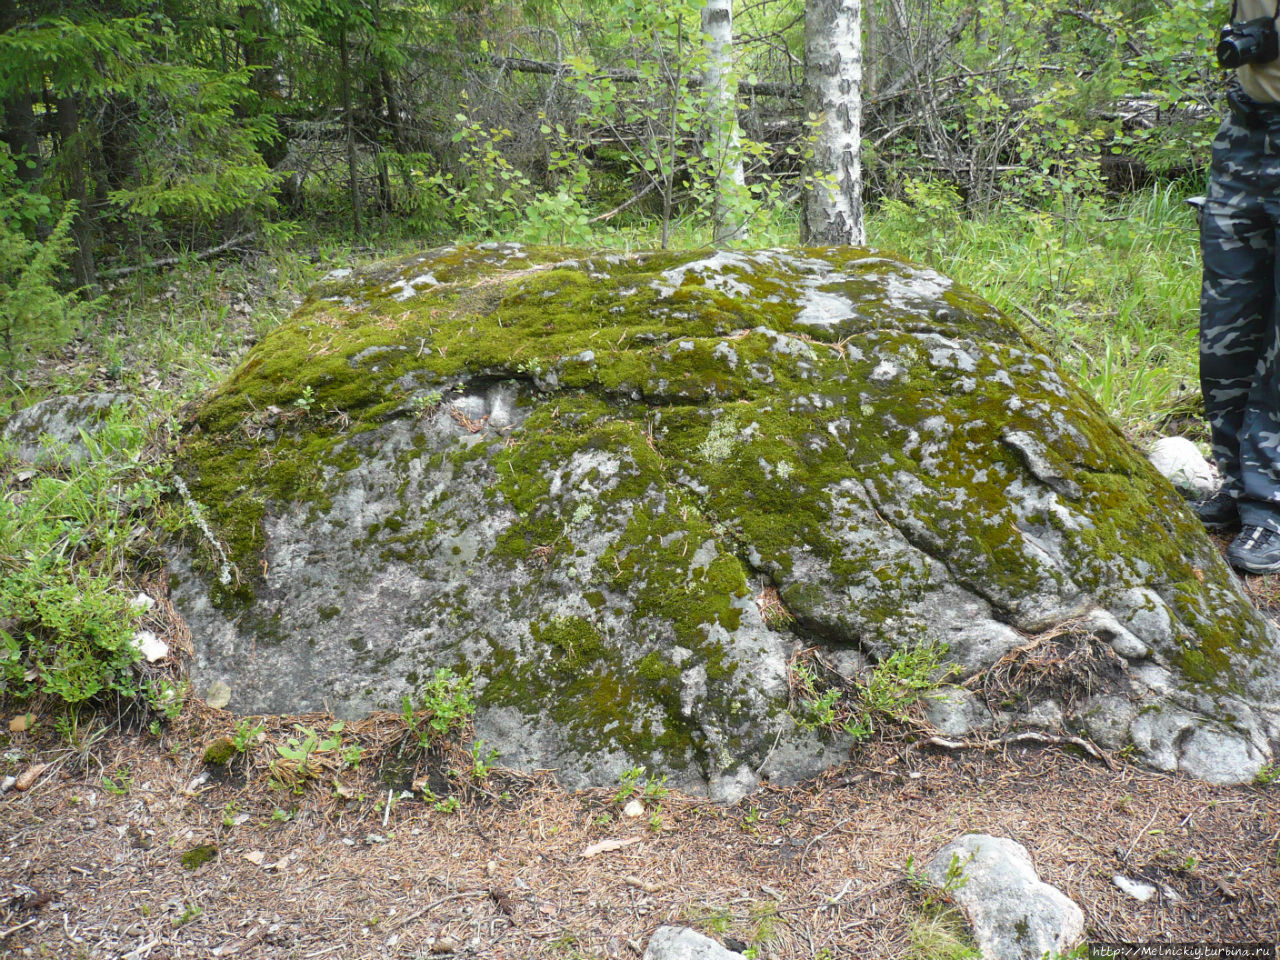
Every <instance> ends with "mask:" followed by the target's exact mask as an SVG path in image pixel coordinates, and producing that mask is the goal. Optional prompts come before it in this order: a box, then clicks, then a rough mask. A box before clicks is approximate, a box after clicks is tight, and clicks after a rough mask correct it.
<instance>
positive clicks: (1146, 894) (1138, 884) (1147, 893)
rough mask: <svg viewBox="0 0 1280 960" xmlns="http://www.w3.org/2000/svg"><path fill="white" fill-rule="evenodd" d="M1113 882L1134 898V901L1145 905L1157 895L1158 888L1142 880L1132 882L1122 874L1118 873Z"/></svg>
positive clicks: (1112, 879)
mask: <svg viewBox="0 0 1280 960" xmlns="http://www.w3.org/2000/svg"><path fill="white" fill-rule="evenodd" d="M1111 882H1112V883H1114V884H1115V885H1116V886H1117V887H1119V888H1120V889H1121V890H1123V891H1124V892H1125V893H1127V894H1128V895H1129V896H1131V897H1133V899H1135V900H1140V901H1142V902H1143V903H1146V902H1147V901H1148V900H1150V899H1151V898H1152V897H1154V896H1155V895H1156V888H1155V887H1153V886H1152V885H1151V884H1149V883H1143V882H1142V881H1140V880H1130V879H1129V878H1128V877H1126V876H1125V875H1124V874H1122V873H1117V874H1116V875H1115V876H1114V877H1112V878H1111Z"/></svg>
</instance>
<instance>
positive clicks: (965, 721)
mask: <svg viewBox="0 0 1280 960" xmlns="http://www.w3.org/2000/svg"><path fill="white" fill-rule="evenodd" d="M924 715H925V719H926V720H928V721H929V722H930V723H931V724H933V726H934V727H936V728H937V730H938V732H939V733H940V734H942V735H943V736H946V737H965V736H968V735H969V734H971V733H974V732H976V731H978V730H981V729H982V728H983V727H987V726H990V725H991V711H989V710H988V709H987V707H986V705H985V704H984V703H983V702H982V701H981V700H979V699H978V697H977V696H976V695H975V694H973V693H971V692H970V691H968V690H966V689H965V688H964V687H953V686H948V687H943V688H942V689H941V690H939V691H938V692H937V693H935V694H933V695H931V696H929V697H928V698H927V699H926V700H925V706H924Z"/></svg>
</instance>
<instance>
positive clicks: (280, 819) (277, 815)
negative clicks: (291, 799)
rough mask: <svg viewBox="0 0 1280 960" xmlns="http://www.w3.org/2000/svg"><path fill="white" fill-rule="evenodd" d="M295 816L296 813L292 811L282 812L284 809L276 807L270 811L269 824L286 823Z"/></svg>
mask: <svg viewBox="0 0 1280 960" xmlns="http://www.w3.org/2000/svg"><path fill="white" fill-rule="evenodd" d="M295 816H296V813H295V812H294V811H292V810H284V809H281V808H280V807H276V808H275V809H274V810H272V811H271V822H272V823H288V822H289V821H290V820H292V819H293V818H294V817H295Z"/></svg>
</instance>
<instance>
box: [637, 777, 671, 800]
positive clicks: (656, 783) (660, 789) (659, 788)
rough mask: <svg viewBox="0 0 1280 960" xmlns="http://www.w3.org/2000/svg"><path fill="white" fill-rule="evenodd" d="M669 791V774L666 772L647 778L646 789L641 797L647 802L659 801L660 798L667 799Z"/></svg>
mask: <svg viewBox="0 0 1280 960" xmlns="http://www.w3.org/2000/svg"><path fill="white" fill-rule="evenodd" d="M669 793H670V791H669V790H668V789H667V775H666V774H665V773H664V774H663V775H662V776H660V777H646V778H645V781H644V791H643V793H642V794H641V797H642V799H643V800H644V801H645V802H646V803H657V802H658V801H660V800H665V799H666V798H667V795H668V794H669Z"/></svg>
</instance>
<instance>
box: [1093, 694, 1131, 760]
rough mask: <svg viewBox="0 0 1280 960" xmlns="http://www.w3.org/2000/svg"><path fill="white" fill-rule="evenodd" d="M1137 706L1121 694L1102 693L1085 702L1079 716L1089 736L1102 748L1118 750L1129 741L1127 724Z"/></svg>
mask: <svg viewBox="0 0 1280 960" xmlns="http://www.w3.org/2000/svg"><path fill="white" fill-rule="evenodd" d="M1137 715H1138V708H1137V707H1136V706H1134V704H1133V703H1132V702H1131V701H1130V700H1129V698H1128V697H1125V696H1122V695H1102V696H1098V697H1093V698H1091V699H1090V700H1089V701H1088V702H1087V703H1085V705H1084V708H1083V709H1082V710H1081V713H1080V716H1081V720H1082V721H1083V723H1084V729H1085V732H1086V733H1087V734H1088V735H1089V738H1090V739H1091V740H1093V742H1094V743H1096V744H1097V745H1098V746H1100V747H1102V749H1104V750H1119V749H1120V748H1121V747H1123V746H1124V745H1125V744H1126V743H1128V742H1129V726H1130V724H1132V723H1133V721H1134V718H1135V717H1137Z"/></svg>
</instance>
